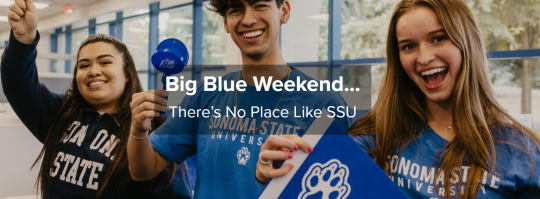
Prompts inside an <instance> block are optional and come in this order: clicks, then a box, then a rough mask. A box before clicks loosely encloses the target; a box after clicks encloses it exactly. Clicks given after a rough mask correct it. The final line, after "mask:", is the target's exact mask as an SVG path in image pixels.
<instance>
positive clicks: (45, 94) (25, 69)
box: [0, 32, 63, 143]
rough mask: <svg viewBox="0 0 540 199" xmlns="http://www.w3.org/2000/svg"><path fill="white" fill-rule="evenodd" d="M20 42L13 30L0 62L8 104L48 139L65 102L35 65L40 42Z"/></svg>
mask: <svg viewBox="0 0 540 199" xmlns="http://www.w3.org/2000/svg"><path fill="white" fill-rule="evenodd" d="M39 39H40V35H39V32H38V33H37V36H36V41H35V42H34V43H32V44H24V43H21V42H19V41H18V40H17V39H16V38H15V36H14V35H13V32H11V33H10V36H9V42H8V44H7V46H6V48H5V50H4V54H3V55H2V61H1V63H0V68H1V72H0V75H1V79H2V87H3V89H4V95H5V96H6V98H7V100H8V102H9V104H10V105H11V107H12V108H13V110H14V111H15V113H16V114H17V116H18V117H19V119H21V121H22V122H23V123H24V125H25V126H26V127H27V128H28V130H30V132H31V133H32V134H33V135H34V136H35V137H36V138H37V139H38V140H39V141H40V142H42V143H43V142H44V141H45V136H46V134H47V132H48V131H49V128H50V126H51V124H52V121H53V119H54V117H55V116H56V113H57V112H58V110H59V109H60V107H61V105H62V102H63V95H61V94H57V93H53V92H51V91H50V90H49V89H48V88H47V87H46V86H45V85H44V84H42V83H40V82H39V79H38V71H37V66H36V56H37V50H36V47H37V44H38V42H39Z"/></svg>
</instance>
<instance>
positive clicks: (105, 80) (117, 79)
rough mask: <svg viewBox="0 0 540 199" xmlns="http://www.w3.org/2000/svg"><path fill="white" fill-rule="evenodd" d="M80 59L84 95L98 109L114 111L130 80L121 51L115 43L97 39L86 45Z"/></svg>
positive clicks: (81, 88) (79, 72) (80, 79)
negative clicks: (127, 76) (125, 71)
mask: <svg viewBox="0 0 540 199" xmlns="http://www.w3.org/2000/svg"><path fill="white" fill-rule="evenodd" d="M77 60H78V61H77V66H76V67H77V74H76V78H77V87H78V89H79V92H80V93H81V95H82V97H83V98H84V99H85V100H86V102H88V103H89V104H90V105H92V106H93V107H94V108H96V109H97V110H98V111H102V110H103V111H105V112H115V110H116V109H117V104H118V100H119V99H120V97H121V96H122V93H123V92H124V89H125V88H126V82H128V79H127V78H126V75H125V73H124V61H123V58H122V54H121V53H119V52H118V51H117V50H116V48H115V47H114V45H112V44H108V43H105V42H97V43H92V44H88V45H86V46H84V47H83V48H82V49H81V50H80V51H79V57H78V59H77Z"/></svg>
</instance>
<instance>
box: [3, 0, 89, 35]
mask: <svg viewBox="0 0 540 199" xmlns="http://www.w3.org/2000/svg"><path fill="white" fill-rule="evenodd" d="M95 1H99V0H46V1H42V0H34V2H35V3H48V4H49V7H46V8H43V9H40V10H38V12H39V18H41V19H44V18H47V17H49V16H52V15H55V14H59V13H63V12H64V10H65V6H66V5H68V4H71V7H72V8H77V7H80V6H83V5H85V4H88V3H91V2H95ZM8 9H9V8H8V7H7V6H0V16H7V11H8ZM6 30H9V24H8V22H7V21H0V32H4V31H6Z"/></svg>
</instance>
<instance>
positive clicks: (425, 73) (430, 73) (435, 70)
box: [422, 68, 446, 76]
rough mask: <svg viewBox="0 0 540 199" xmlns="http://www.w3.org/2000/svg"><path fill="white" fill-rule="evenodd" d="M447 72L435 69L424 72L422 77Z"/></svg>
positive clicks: (442, 69)
mask: <svg viewBox="0 0 540 199" xmlns="http://www.w3.org/2000/svg"><path fill="white" fill-rule="evenodd" d="M445 70H446V68H434V69H431V70H428V71H424V72H422V75H423V76H426V75H433V74H435V73H440V72H443V71H445Z"/></svg>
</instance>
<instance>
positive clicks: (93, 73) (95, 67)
mask: <svg viewBox="0 0 540 199" xmlns="http://www.w3.org/2000/svg"><path fill="white" fill-rule="evenodd" d="M91 67H92V68H90V72H89V74H88V75H90V77H97V76H101V67H100V66H99V64H92V66H91Z"/></svg>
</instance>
